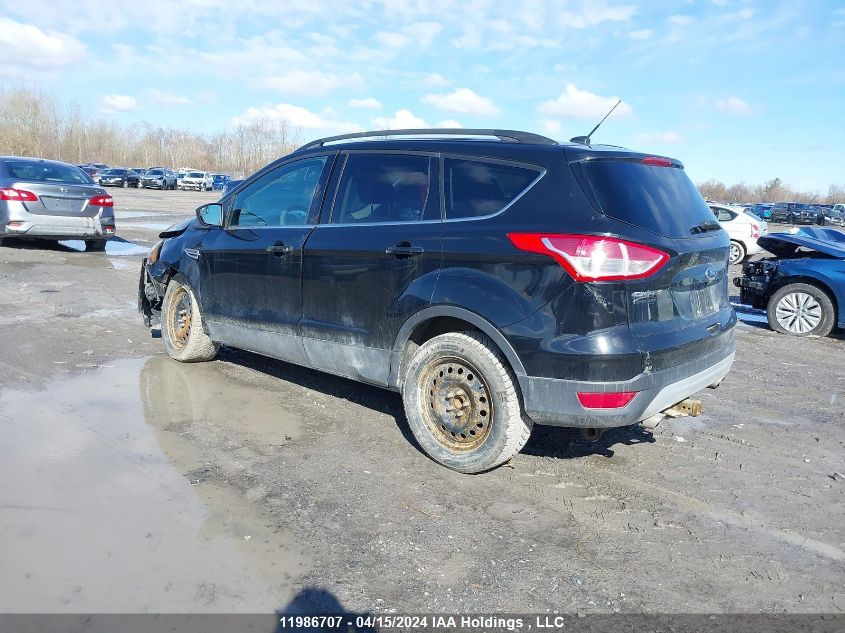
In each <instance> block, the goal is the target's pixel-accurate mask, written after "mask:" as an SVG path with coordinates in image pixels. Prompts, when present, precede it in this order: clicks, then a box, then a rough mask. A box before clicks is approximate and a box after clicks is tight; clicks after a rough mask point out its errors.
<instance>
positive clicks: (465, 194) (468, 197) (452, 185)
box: [443, 158, 540, 219]
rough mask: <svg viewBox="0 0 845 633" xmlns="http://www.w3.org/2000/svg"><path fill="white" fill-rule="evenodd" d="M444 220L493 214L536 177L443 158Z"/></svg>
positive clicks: (533, 173)
mask: <svg viewBox="0 0 845 633" xmlns="http://www.w3.org/2000/svg"><path fill="white" fill-rule="evenodd" d="M443 169H444V187H445V194H446V218H447V219H454V218H474V217H479V216H484V215H490V214H492V213H497V212H498V211H501V210H502V209H503V208H504V207H506V206H507V205H508V204H510V202H511V201H512V200H513V199H514V198H516V197H517V196H518V195H519V194H521V193H522V192H523V191H525V190H526V189H527V188H528V186H529V185H530V184H531V183H532V182H534V181H535V180H536V179H537V177H538V176H539V175H540V172H539V171H537V170H534V169H528V168H526V167H514V166H511V165H499V164H496V163H485V162H481V161H474V160H462V159H456V158H447V159H445V160H444V161H443Z"/></svg>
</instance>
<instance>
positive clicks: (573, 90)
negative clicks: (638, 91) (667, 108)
mask: <svg viewBox="0 0 845 633" xmlns="http://www.w3.org/2000/svg"><path fill="white" fill-rule="evenodd" d="M618 100H619V98H618V97H602V96H599V95H597V94H593V93H592V92H588V91H586V90H579V89H578V88H577V87H576V86H575V85H574V84H566V87H565V89H564V91H563V92H562V93H561V95H560V96H559V97H558V98H557V99H553V100H551V101H544V102H543V103H541V104H540V105H538V106H537V111H538V112H540V113H541V114H546V115H549V116H554V117H573V118H586V119H596V122H597V123H598V120H599V119H601V117H603V116H604V115H605V114H607V113H608V112H609V111H610V109H611V108H612V107H613V106H614V104H615V103H616V102H617V101H618ZM631 113H632V110H631V106H629V105H628V104H627V103H625V102H624V101H623V102H622V103H620V104H619V107H618V108H616V110H614V111H613V116H629V115H630V114H631Z"/></svg>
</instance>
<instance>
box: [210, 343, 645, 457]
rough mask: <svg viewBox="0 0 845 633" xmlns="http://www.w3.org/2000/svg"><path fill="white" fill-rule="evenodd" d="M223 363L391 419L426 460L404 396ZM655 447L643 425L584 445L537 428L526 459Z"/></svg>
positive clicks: (311, 375)
mask: <svg viewBox="0 0 845 633" xmlns="http://www.w3.org/2000/svg"><path fill="white" fill-rule="evenodd" d="M218 359H219V360H221V361H225V362H230V363H234V364H236V365H240V366H242V367H246V368H248V369H252V370H255V371H259V372H261V373H263V374H266V375H268V376H273V377H274V378H278V379H280V380H285V381H287V382H290V383H293V384H296V385H299V386H300V387H305V388H306V389H311V390H313V391H318V392H320V393H322V394H325V395H327V396H332V397H333V398H341V399H343V400H348V401H349V402H352V403H354V404H357V405H360V406H362V407H366V408H368V409H372V410H373V411H377V412H378V413H382V414H384V415H387V416H390V417H391V418H393V421H394V423H395V424H396V427H397V428H398V429H399V431H400V432H401V433H402V436H403V437H404V438H405V440H407V441H408V443H409V444H411V445H412V446H413V447H414V448H416V449H417V450H418V451H420V453H422V454H425V453H424V451H423V450H422V448H421V447H420V445H419V443H418V442H417V439H416V438H415V437H414V434H413V433H412V432H411V429H410V427H409V426H408V420H407V418H406V417H405V411H404V408H403V405H402V398H401V397H400V395H399V394H398V393H395V392H393V391H388V390H387V389H381V388H380V387H374V386H372V385H367V384H364V383H360V382H356V381H354V380H351V379H348V378H341V377H338V376H333V375H331V374H327V373H324V372H320V371H317V370H315V369H308V368H305V367H300V366H299V365H293V364H291V363H286V362H284V361H278V360H274V359H272V358H267V357H265V356H261V355H259V354H253V353H251V352H245V351H242V350H237V349H233V348H228V347H222V348H220V355H219V356H218ZM654 441H655V440H654V437H653V436H652V434H651V433H650V432H649V431H647V430H646V429H644V428H643V427H641V426H640V425H634V426H630V427H622V428H618V429H610V430H608V431H607V432H605V433H604V434H603V435H602V436H601V437H600V438H599V439H598V440H597V441H595V442H588V441H586V440H584V439H583V438H582V437H581V433H580V431H579V430H578V429H571V428H563V427H555V426H541V425H534V430H533V431H532V433H531V438H530V439H529V440H528V444H526V445H525V448H524V449H523V450H522V453H524V454H526V455H533V456H536V457H553V458H556V459H574V458H580V457H588V456H590V455H602V456H604V457H613V455H614V451H613V449H612V448H611V447H613V446H615V445H617V444H621V445H624V446H633V445H635V444H642V443H647V442H654Z"/></svg>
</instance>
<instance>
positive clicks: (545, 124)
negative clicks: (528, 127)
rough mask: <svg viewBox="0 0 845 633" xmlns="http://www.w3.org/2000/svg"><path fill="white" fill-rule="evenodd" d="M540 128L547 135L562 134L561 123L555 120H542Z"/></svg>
mask: <svg viewBox="0 0 845 633" xmlns="http://www.w3.org/2000/svg"><path fill="white" fill-rule="evenodd" d="M540 127H541V128H542V130H543V132H545V133H546V134H558V133H560V121H555V120H554V119H540Z"/></svg>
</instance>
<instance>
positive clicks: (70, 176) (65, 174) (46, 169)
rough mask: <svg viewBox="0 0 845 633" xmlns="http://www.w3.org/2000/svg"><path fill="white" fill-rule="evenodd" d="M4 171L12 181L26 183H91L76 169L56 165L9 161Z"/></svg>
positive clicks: (86, 176) (85, 175) (69, 166)
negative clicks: (23, 181)
mask: <svg viewBox="0 0 845 633" xmlns="http://www.w3.org/2000/svg"><path fill="white" fill-rule="evenodd" d="M6 169H7V170H8V172H9V176H10V177H11V178H12V180H26V181H28V182H57V183H63V184H67V185H90V184H93V181H92V180H91V179H90V178H89V177H88V175H87V174H86V173H85V172H83V171H82V170H81V169H79V168H78V167H74V166H72V165H62V164H57V163H42V162H36V161H25V160H10V161H7V162H6Z"/></svg>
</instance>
